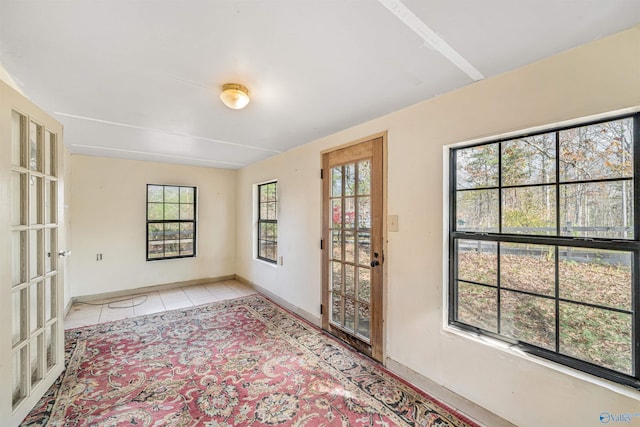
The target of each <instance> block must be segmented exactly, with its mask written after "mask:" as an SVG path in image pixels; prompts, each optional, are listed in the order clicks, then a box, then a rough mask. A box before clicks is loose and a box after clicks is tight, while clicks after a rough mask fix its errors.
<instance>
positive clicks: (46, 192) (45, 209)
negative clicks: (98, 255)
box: [0, 81, 66, 426]
mask: <svg viewBox="0 0 640 427" xmlns="http://www.w3.org/2000/svg"><path fill="white" fill-rule="evenodd" d="M62 172H63V165H62V126H61V125H60V123H58V122H56V121H55V120H54V119H53V118H51V117H50V116H49V115H48V114H46V113H45V112H44V111H42V110H41V109H40V108H38V107H37V106H36V105H34V104H33V103H31V102H30V101H29V100H27V99H26V98H24V97H23V96H21V95H20V94H19V93H17V92H16V91H14V90H13V89H12V88H10V87H9V86H8V85H6V84H5V83H3V82H1V81H0V197H1V198H2V203H0V241H2V242H3V244H4V250H2V251H0V265H1V266H2V268H0V340H1V342H2V345H0V378H2V381H0V425H2V426H14V425H18V424H19V423H20V422H21V421H22V419H23V418H24V417H25V416H26V415H27V414H28V413H29V411H30V410H31V409H32V408H33V406H34V405H35V404H36V403H37V402H38V400H39V399H40V397H42V395H43V394H44V392H45V391H46V390H47V389H48V388H49V386H50V385H51V384H52V383H53V382H54V381H55V380H56V378H57V377H58V376H59V375H60V373H61V372H62V370H63V367H64V353H63V351H64V348H63V342H64V336H63V334H64V327H63V324H62V323H63V315H64V313H63V288H64V276H63V265H64V262H62V261H63V260H62V259H60V258H59V256H63V255H65V254H66V252H64V251H63V250H62V249H63V248H61V241H63V238H64V230H63V228H64V227H63V225H64V222H63V214H64V209H63V200H62V194H63V190H62V183H63V182H62V181H63V180H62V177H63V174H62Z"/></svg>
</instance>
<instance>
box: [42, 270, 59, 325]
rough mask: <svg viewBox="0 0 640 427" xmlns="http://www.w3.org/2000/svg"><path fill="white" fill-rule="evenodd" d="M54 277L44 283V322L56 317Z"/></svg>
mask: <svg viewBox="0 0 640 427" xmlns="http://www.w3.org/2000/svg"><path fill="white" fill-rule="evenodd" d="M56 303H57V294H56V276H53V277H49V278H47V279H46V280H45V282H44V319H45V321H46V322H48V321H49V320H51V319H53V318H54V317H56V314H57V313H56V312H57V310H56V309H57V304H56Z"/></svg>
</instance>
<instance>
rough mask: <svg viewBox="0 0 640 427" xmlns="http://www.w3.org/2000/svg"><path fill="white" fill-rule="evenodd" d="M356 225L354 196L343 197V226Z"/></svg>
mask: <svg viewBox="0 0 640 427" xmlns="http://www.w3.org/2000/svg"><path fill="white" fill-rule="evenodd" d="M355 226H356V202H355V198H354V197H345V199H344V228H355Z"/></svg>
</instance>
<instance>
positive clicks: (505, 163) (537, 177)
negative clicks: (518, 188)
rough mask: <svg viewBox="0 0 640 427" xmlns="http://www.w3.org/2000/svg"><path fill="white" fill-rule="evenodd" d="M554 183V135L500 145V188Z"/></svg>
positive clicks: (544, 135) (530, 137)
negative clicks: (501, 186) (502, 186)
mask: <svg viewBox="0 0 640 427" xmlns="http://www.w3.org/2000/svg"><path fill="white" fill-rule="evenodd" d="M555 180H556V136H555V133H545V134H543V135H535V136H529V137H526V138H520V139H514V140H511V141H505V142H503V143H502V185H526V184H544V183H549V182H555Z"/></svg>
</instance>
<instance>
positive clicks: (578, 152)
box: [560, 118, 633, 181]
mask: <svg viewBox="0 0 640 427" xmlns="http://www.w3.org/2000/svg"><path fill="white" fill-rule="evenodd" d="M632 175H633V119H631V118H627V119H622V120H615V121H611V122H606V123H599V124H595V125H591V126H583V127H578V128H573V129H568V130H565V131H562V132H560V180H561V181H577V180H593V179H604V178H622V177H631V176H632Z"/></svg>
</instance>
